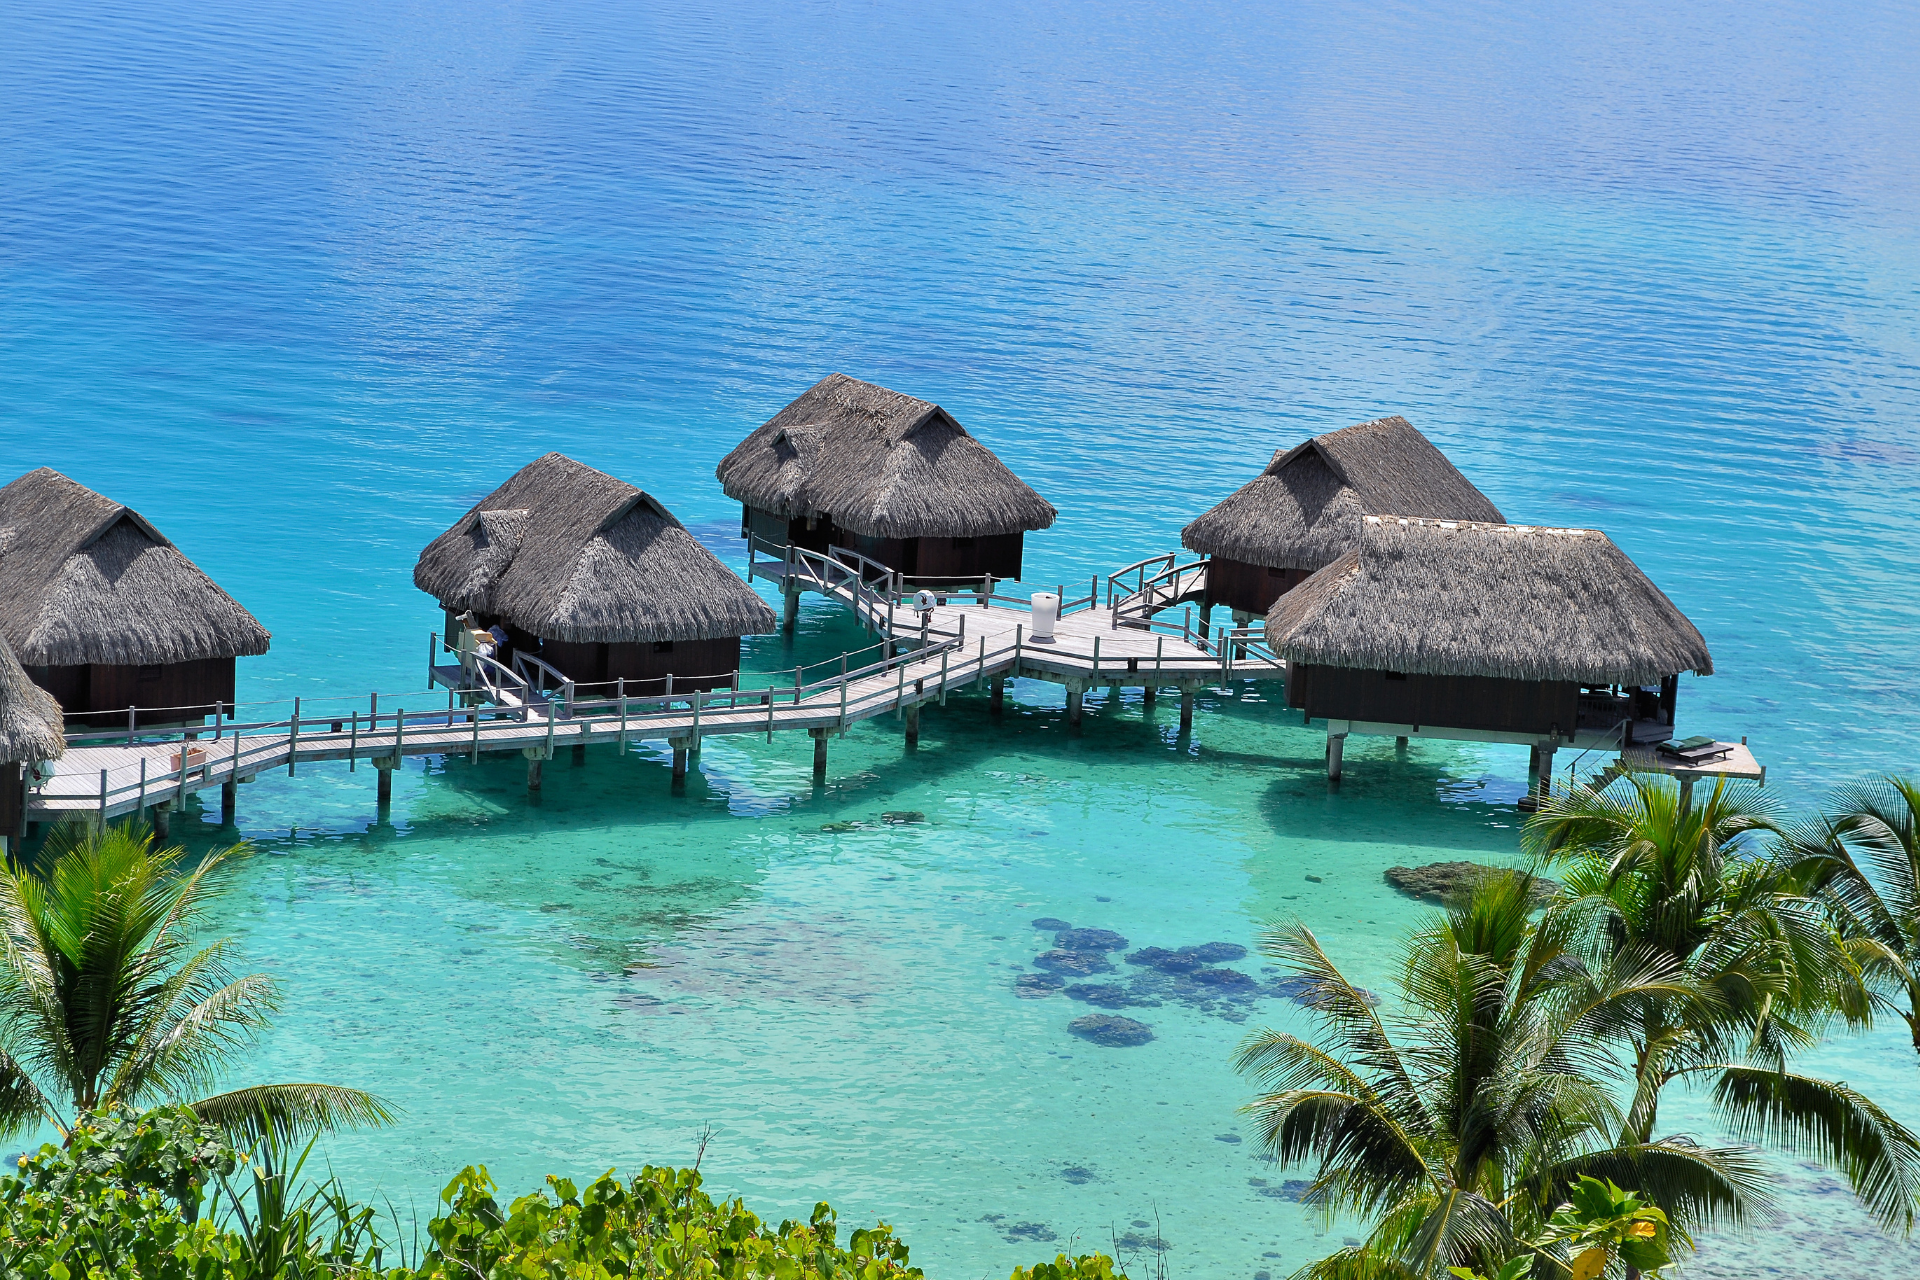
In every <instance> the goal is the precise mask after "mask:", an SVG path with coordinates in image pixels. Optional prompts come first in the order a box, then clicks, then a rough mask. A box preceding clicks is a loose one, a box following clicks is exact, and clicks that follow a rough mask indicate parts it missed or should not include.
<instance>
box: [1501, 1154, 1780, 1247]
mask: <svg viewBox="0 0 1920 1280" xmlns="http://www.w3.org/2000/svg"><path fill="white" fill-rule="evenodd" d="M1582 1174H1585V1175H1586V1176H1588V1177H1593V1178H1606V1179H1610V1180H1611V1181H1612V1182H1613V1183H1614V1184H1615V1185H1617V1186H1622V1187H1633V1188H1637V1189H1638V1190H1640V1191H1641V1192H1643V1193H1644V1194H1645V1195H1646V1196H1647V1197H1648V1198H1649V1199H1650V1200H1652V1201H1653V1202H1654V1203H1655V1204H1657V1205H1659V1206H1660V1208H1661V1209H1662V1210H1664V1211H1665V1212H1666V1214H1667V1216H1668V1217H1669V1218H1670V1219H1672V1221H1673V1224H1674V1226H1676V1227H1678V1228H1679V1229H1681V1230H1682V1231H1687V1232H1691V1231H1694V1230H1698V1229H1704V1228H1709V1227H1716V1226H1730V1227H1746V1226H1752V1225H1758V1224H1760V1223H1764V1222H1768V1221H1771V1220H1772V1216H1773V1205H1772V1200H1771V1198H1770V1196H1769V1194H1768V1187H1769V1186H1770V1185H1771V1183H1772V1179H1773V1174H1772V1172H1771V1171H1770V1170H1769V1169H1767V1168H1766V1166H1765V1165H1763V1164H1762V1163H1760V1161H1759V1160H1758V1159H1757V1158H1756V1157H1755V1155H1754V1153H1753V1152H1752V1151H1751V1150H1749V1149H1747V1148H1742V1147H1703V1146H1699V1145H1698V1144H1696V1143H1694V1142H1692V1141H1691V1140H1689V1139H1686V1138H1680V1137H1673V1138H1662V1139H1661V1140H1660V1141H1658V1142H1648V1143H1638V1144H1636V1143H1622V1144H1620V1145H1618V1146H1613V1147H1609V1148H1606V1149H1603V1150H1599V1151H1591V1152H1586V1153H1584V1154H1581V1155H1578V1156H1575V1157H1572V1158H1571V1159H1567V1160H1563V1161H1560V1162H1559V1163H1557V1164H1556V1165H1554V1166H1553V1167H1551V1168H1550V1169H1548V1170H1547V1171H1546V1173H1545V1175H1544V1178H1543V1180H1542V1181H1541V1182H1539V1183H1536V1184H1534V1185H1533V1186H1532V1187H1531V1191H1530V1193H1531V1194H1532V1195H1534V1196H1537V1197H1538V1203H1541V1204H1543V1205H1548V1206H1551V1205H1553V1204H1558V1203H1560V1202H1561V1201H1563V1200H1565V1199H1566V1198H1567V1194H1568V1192H1569V1190H1570V1189H1571V1188H1572V1186H1573V1184H1574V1183H1575V1182H1577V1181H1578V1180H1579V1179H1580V1176H1581V1175H1582Z"/></svg>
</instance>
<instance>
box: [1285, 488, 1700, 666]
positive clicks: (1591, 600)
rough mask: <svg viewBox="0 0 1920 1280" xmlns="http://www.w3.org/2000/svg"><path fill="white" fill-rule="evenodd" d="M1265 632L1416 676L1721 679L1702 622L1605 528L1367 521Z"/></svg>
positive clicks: (1322, 654) (1300, 646)
mask: <svg viewBox="0 0 1920 1280" xmlns="http://www.w3.org/2000/svg"><path fill="white" fill-rule="evenodd" d="M1267 638H1268V643H1270V644H1271V645H1272V646H1273V647H1274V649H1275V650H1276V651H1278V652H1279V654H1280V655H1281V656H1282V657H1284V658H1286V659H1287V660H1288V661H1289V662H1302V663H1312V664H1316V665H1325V666H1336V667H1360V668H1364V669H1367V670H1374V671H1398V672H1402V673H1405V674H1409V675H1447V676H1495V677H1500V678H1503V679H1509V680H1572V681H1578V682H1579V683H1581V684H1650V683H1652V682H1654V681H1656V680H1660V679H1663V678H1665V677H1667V676H1670V675H1676V674H1678V673H1680V672H1682V671H1692V672H1695V673H1697V674H1699V675H1703V676H1706V675H1712V674H1713V658H1712V656H1711V655H1709V654H1708V653H1707V642H1706V641H1705V640H1703V639H1701V637H1700V633H1699V632H1698V631H1696V630H1695V629H1694V626H1693V624H1692V623H1691V622H1688V621H1687V619H1686V617H1685V616H1684V615H1683V614H1681V612H1680V611H1679V610H1678V609H1676V608H1674V607H1673V602H1672V601H1671V600H1669V599H1667V597H1666V596H1664V595H1662V594H1661V592H1660V588H1658V587H1656V586H1654V585H1653V583H1652V582H1651V581H1649V580H1648V578H1647V575H1645V574H1644V573H1642V572H1640V570H1639V568H1638V567H1637V566H1636V565H1635V564H1634V563H1633V561H1631V560H1629V559H1627V556H1626V553H1625V552H1623V551H1621V550H1620V548H1618V547H1616V546H1614V545H1613V542H1612V540H1611V539H1609V538H1608V537H1607V535H1606V534H1604V533H1601V532H1600V531H1599V530H1597V529H1543V528H1530V527H1527V526H1524V525H1496V524H1473V523H1469V522H1466V521H1454V520H1419V519H1405V518H1401V517H1396V516H1368V517H1366V518H1364V520H1363V521H1362V525H1361V533H1360V540H1359V542H1358V544H1357V545H1356V546H1354V547H1353V548H1352V549H1351V550H1350V551H1348V552H1347V553H1346V554H1345V555H1343V556H1341V557H1340V558H1339V559H1338V560H1336V561H1334V562H1333V563H1332V564H1330V565H1328V566H1327V567H1326V568H1324V569H1321V570H1320V571H1319V572H1318V573H1316V574H1314V575H1313V576H1312V577H1311V578H1308V579H1307V580H1306V581H1305V582H1303V583H1301V584H1300V585H1299V586H1297V587H1295V588H1294V589H1293V590H1292V591H1289V592H1287V593H1286V594H1285V595H1283V596H1281V597H1280V598H1279V599H1278V600H1276V601H1275V602H1274V604H1273V608H1272V609H1271V610H1269V611H1268V613H1267Z"/></svg>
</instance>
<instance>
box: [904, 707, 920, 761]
mask: <svg viewBox="0 0 1920 1280" xmlns="http://www.w3.org/2000/svg"><path fill="white" fill-rule="evenodd" d="M906 721H907V730H906V736H907V748H908V749H909V750H912V749H913V748H915V747H918V746H919V745H920V704H919V703H917V702H915V703H911V704H909V705H908V707H907V715H906Z"/></svg>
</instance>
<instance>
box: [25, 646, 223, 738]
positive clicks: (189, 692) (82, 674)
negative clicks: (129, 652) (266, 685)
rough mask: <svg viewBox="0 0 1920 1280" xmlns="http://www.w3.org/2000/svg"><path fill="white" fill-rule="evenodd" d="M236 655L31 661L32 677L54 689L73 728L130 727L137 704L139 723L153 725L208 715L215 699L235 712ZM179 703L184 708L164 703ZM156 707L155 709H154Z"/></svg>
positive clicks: (146, 725)
mask: <svg viewBox="0 0 1920 1280" xmlns="http://www.w3.org/2000/svg"><path fill="white" fill-rule="evenodd" d="M233 663H234V660H233V659H232V658H201V659H199V660H197V661H194V662H174V663H167V664H164V665H161V666H148V667H138V666H126V667H123V666H110V665H108V664H106V663H92V664H89V665H85V666H72V667H28V668H27V675H28V676H29V677H30V678H31V679H32V680H33V682H34V683H35V684H37V685H39V686H40V687H41V688H42V689H45V690H46V691H47V692H48V693H50V694H52V695H53V697H54V701H56V702H58V703H59V704H60V709H61V711H63V712H65V713H66V717H67V727H68V728H70V729H79V728H88V729H118V728H124V727H126V723H127V708H128V707H134V708H137V709H138V710H137V712H136V715H135V723H136V724H137V725H141V726H145V727H152V726H155V725H163V724H180V723H183V722H192V721H197V720H201V719H204V718H206V717H207V716H210V715H212V714H213V713H214V704H215V703H216V702H220V703H225V704H226V711H227V714H228V715H229V716H230V715H232V714H233V687H234V685H233ZM169 707H180V708H185V709H184V710H179V711H170V710H164V709H163V708H169ZM149 709H151V710H149Z"/></svg>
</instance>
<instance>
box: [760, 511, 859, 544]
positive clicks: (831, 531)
mask: <svg viewBox="0 0 1920 1280" xmlns="http://www.w3.org/2000/svg"><path fill="white" fill-rule="evenodd" d="M749 533H751V534H753V535H754V536H755V537H757V538H759V539H761V540H762V541H764V542H771V543H773V544H774V545H775V546H781V547H784V546H788V545H789V544H790V545H792V546H796V547H805V548H806V549H807V550H809V551H821V552H824V551H825V550H826V549H827V548H828V547H831V546H845V545H847V544H846V542H845V541H844V535H843V534H842V533H841V532H840V531H839V530H838V529H836V528H835V527H834V524H833V521H832V520H831V519H830V518H828V517H826V516H815V517H813V518H811V519H809V518H807V517H805V516H797V517H795V518H794V519H792V520H789V519H787V518H786V517H785V516H777V515H774V514H773V513H772V512H771V511H762V510H761V509H760V508H758V507H749V506H746V505H744V504H743V505H742V506H741V508H740V536H741V537H743V538H744V537H745V536H746V535H747V534H749Z"/></svg>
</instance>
